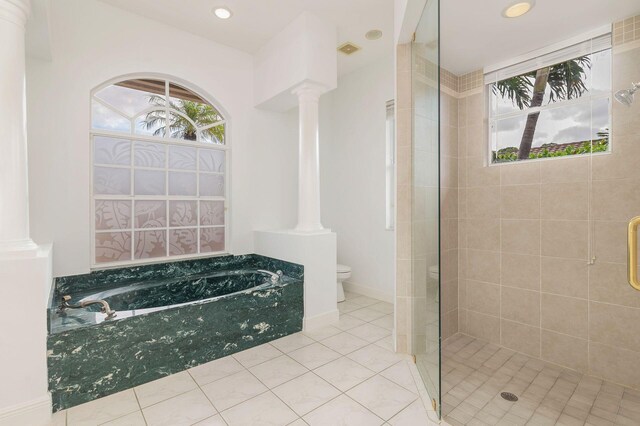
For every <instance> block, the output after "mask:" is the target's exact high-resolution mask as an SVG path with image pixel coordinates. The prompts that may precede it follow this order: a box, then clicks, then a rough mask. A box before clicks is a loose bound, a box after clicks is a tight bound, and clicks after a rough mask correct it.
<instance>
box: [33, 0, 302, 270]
mask: <svg viewBox="0 0 640 426" xmlns="http://www.w3.org/2000/svg"><path fill="white" fill-rule="evenodd" d="M51 34H52V57H53V60H52V61H51V62H48V61H41V60H38V59H29V60H28V63H27V105H28V111H27V112H28V141H29V142H28V143H29V167H30V170H29V179H30V203H31V204H30V208H31V212H30V215H31V230H32V231H31V234H32V238H33V239H34V240H35V241H36V242H37V243H39V244H42V243H48V242H53V243H54V246H55V251H54V253H55V255H54V275H55V276H61V275H69V274H79V273H86V272H88V271H89V267H90V245H91V244H92V240H91V235H90V220H93V218H91V217H90V197H89V194H90V192H89V184H90V182H89V176H90V175H89V172H90V158H89V126H90V108H89V106H90V91H91V90H92V89H93V88H94V87H96V86H98V85H99V84H101V83H103V82H104V81H106V80H109V79H111V78H114V77H116V76H120V75H123V74H129V73H139V72H154V73H162V74H167V75H171V76H175V77H177V78H179V79H181V80H183V81H186V82H189V83H191V85H192V86H195V87H198V88H200V89H202V90H203V91H204V92H205V94H208V95H210V96H212V97H213V98H214V99H215V100H216V101H217V102H218V103H219V104H220V105H221V106H223V108H224V109H225V110H226V111H227V113H228V118H229V119H230V121H231V126H230V135H229V140H230V143H231V147H232V154H231V158H232V163H231V166H232V167H231V174H232V175H231V187H232V190H231V197H230V203H231V218H230V219H231V220H230V223H231V241H230V243H231V244H230V245H229V248H230V249H231V251H232V252H233V253H234V254H241V253H249V252H252V251H253V235H252V231H253V229H255V228H287V227H292V226H293V225H294V224H295V215H296V207H295V206H296V179H297V178H296V176H297V128H296V125H297V116H296V115H295V113H287V114H280V113H273V112H266V111H259V110H256V109H254V108H253V107H252V105H253V89H252V87H253V83H252V80H253V75H252V70H253V63H252V57H251V56H250V55H247V54H245V53H242V52H240V51H237V50H234V49H231V48H228V47H224V46H221V45H218V44H216V43H214V42H212V41H210V40H206V39H204V38H200V37H198V36H195V35H192V34H188V33H186V32H183V31H180V30H177V29H174V28H172V27H170V26H167V25H164V24H161V23H158V22H155V21H151V20H148V19H145V18H143V17H140V16H137V15H133V14H130V13H128V12H125V11H122V10H119V9H116V8H113V7H111V6H108V5H106V4H104V3H101V2H99V1H96V0H56V1H55V2H52V10H51Z"/></svg>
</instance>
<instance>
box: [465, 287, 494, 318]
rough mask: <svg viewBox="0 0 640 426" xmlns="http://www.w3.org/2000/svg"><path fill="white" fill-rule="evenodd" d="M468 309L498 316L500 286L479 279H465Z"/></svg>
mask: <svg viewBox="0 0 640 426" xmlns="http://www.w3.org/2000/svg"><path fill="white" fill-rule="evenodd" d="M466 292H467V296H466V298H467V300H466V307H467V309H468V310H471V311H475V312H480V313H483V314H487V315H493V316H496V317H498V316H500V286H499V285H497V284H489V283H483V282H480V281H472V280H467V281H466Z"/></svg>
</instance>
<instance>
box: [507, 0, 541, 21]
mask: <svg viewBox="0 0 640 426" xmlns="http://www.w3.org/2000/svg"><path fill="white" fill-rule="evenodd" d="M533 5H534V1H533V0H529V1H519V2H516V3H513V4H512V5H511V6H508V7H507V8H506V9H505V10H504V11H503V12H502V15H503V16H504V17H505V18H517V17H519V16H522V15H524V14H525V13H527V12H528V11H530V10H531V8H533Z"/></svg>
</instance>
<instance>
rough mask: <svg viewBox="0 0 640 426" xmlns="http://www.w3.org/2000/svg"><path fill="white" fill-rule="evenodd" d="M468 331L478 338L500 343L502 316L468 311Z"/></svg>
mask: <svg viewBox="0 0 640 426" xmlns="http://www.w3.org/2000/svg"><path fill="white" fill-rule="evenodd" d="M466 321H467V324H466V329H467V333H468V334H469V335H470V336H473V337H477V338H478V339H482V340H487V341H489V342H491V343H496V344H500V318H498V317H493V316H490V315H485V314H481V313H479V312H474V311H467V319H466Z"/></svg>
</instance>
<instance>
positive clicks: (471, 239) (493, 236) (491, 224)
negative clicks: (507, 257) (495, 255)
mask: <svg viewBox="0 0 640 426" xmlns="http://www.w3.org/2000/svg"><path fill="white" fill-rule="evenodd" d="M466 231H467V247H468V248H471V249H477V250H492V251H498V250H500V219H498V218H492V219H468V220H467V221H466Z"/></svg>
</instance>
